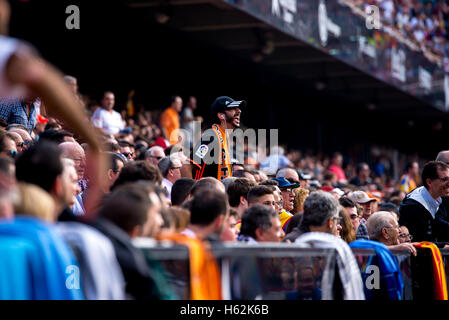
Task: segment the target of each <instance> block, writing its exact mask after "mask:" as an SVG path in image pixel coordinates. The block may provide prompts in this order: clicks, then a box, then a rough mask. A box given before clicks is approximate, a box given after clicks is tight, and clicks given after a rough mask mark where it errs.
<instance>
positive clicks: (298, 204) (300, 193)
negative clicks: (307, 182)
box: [291, 187, 310, 215]
mask: <svg viewBox="0 0 449 320" xmlns="http://www.w3.org/2000/svg"><path fill="white" fill-rule="evenodd" d="M293 191H294V192H295V203H294V206H293V210H292V212H291V213H292V214H293V215H296V214H298V213H302V212H303V211H304V201H306V198H307V196H308V195H309V192H310V191H309V190H307V189H304V188H302V187H299V188H296V189H293Z"/></svg>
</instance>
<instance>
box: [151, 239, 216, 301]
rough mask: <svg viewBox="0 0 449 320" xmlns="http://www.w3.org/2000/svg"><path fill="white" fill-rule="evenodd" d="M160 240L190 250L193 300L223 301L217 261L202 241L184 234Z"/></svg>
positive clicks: (191, 295)
mask: <svg viewBox="0 0 449 320" xmlns="http://www.w3.org/2000/svg"><path fill="white" fill-rule="evenodd" d="M158 240H171V241H174V242H176V243H178V244H182V245H185V246H187V247H188V248H189V259H190V264H189V265H190V299H191V300H222V292H221V276H220V271H219V268H218V265H217V261H216V260H215V258H214V256H213V255H212V252H211V251H210V250H209V249H208V248H207V247H206V245H205V244H204V243H203V242H202V241H200V240H198V239H193V238H189V237H187V236H184V235H182V234H171V235H165V236H163V237H160V238H158Z"/></svg>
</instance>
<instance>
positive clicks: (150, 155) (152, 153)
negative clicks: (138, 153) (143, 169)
mask: <svg viewBox="0 0 449 320" xmlns="http://www.w3.org/2000/svg"><path fill="white" fill-rule="evenodd" d="M156 150H160V151H162V153H164V148H162V147H159V146H154V147H151V148H150V149H148V150H147V151H146V152H145V159H148V158H150V157H152V156H153V155H154V151H156Z"/></svg>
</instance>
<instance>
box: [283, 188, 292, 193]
mask: <svg viewBox="0 0 449 320" xmlns="http://www.w3.org/2000/svg"><path fill="white" fill-rule="evenodd" d="M281 191H282V192H288V193H292V192H293V189H292V188H285V189H281Z"/></svg>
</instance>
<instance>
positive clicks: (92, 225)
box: [0, 76, 449, 299]
mask: <svg viewBox="0 0 449 320" xmlns="http://www.w3.org/2000/svg"><path fill="white" fill-rule="evenodd" d="M65 81H66V83H67V84H68V85H69V86H68V88H70V90H71V93H72V94H73V97H74V99H75V100H77V101H78V102H79V106H82V105H83V104H82V102H81V101H82V99H81V98H80V95H79V93H78V86H77V83H76V78H74V77H71V76H66V77H65ZM187 101H188V103H187V105H186V106H184V108H183V100H182V98H181V97H180V96H173V97H172V98H170V103H169V105H168V107H167V108H166V109H165V110H163V112H162V113H161V114H160V116H159V121H154V120H156V119H155V118H154V116H153V117H152V116H151V115H150V114H149V113H146V112H136V111H135V110H134V107H133V104H132V100H130V101H129V103H128V106H127V108H126V109H125V110H124V112H122V113H119V112H117V111H116V110H115V96H114V93H112V92H110V91H107V92H105V93H104V94H103V96H102V99H101V100H100V105H99V106H98V107H97V108H95V109H94V110H92V112H91V113H89V112H87V111H86V112H85V113H84V114H85V120H87V121H88V120H89V119H90V122H91V123H92V124H93V126H94V127H95V128H96V131H95V137H96V139H98V141H100V150H101V151H100V153H99V154H97V155H95V153H94V152H92V151H93V150H91V149H92V145H91V144H90V143H89V142H86V140H85V139H83V138H82V137H78V136H77V135H76V134H74V133H73V132H71V129H70V127H69V126H68V125H67V124H66V123H65V122H64V121H61V120H59V119H58V118H55V117H52V116H51V113H50V112H48V111H46V110H45V109H46V108H45V106H44V104H43V103H42V102H40V100H39V99H35V100H31V101H15V102H14V103H11V102H6V101H4V102H2V103H1V104H0V118H1V121H2V129H1V130H0V177H1V180H0V181H1V182H2V184H1V185H2V189H1V193H0V199H1V201H0V203H1V206H0V217H1V218H2V220H3V222H4V223H3V226H4V227H5V229H8V227H7V226H8V223H6V222H8V221H15V222H14V223H12V224H11V225H10V226H9V227H10V228H12V229H14V230H15V228H23V229H24V230H25V229H26V228H25V225H26V226H27V228H31V229H32V228H37V227H36V225H35V224H37V225H38V226H39V228H43V225H46V224H52V225H55V228H54V234H52V235H51V236H52V237H53V238H58V241H61V243H63V242H65V243H66V244H69V246H70V247H71V248H72V249H73V250H74V252H75V255H73V254H68V252H70V249H69V247H67V245H65V246H64V245H63V244H61V243H59V249H58V250H63V249H62V248H64V250H66V251H65V254H66V255H68V256H70V257H71V259H75V260H78V261H79V262H80V266H81V275H82V277H83V279H86V280H85V281H84V282H83V297H85V298H87V299H123V298H132V299H154V298H157V299H165V298H167V299H169V298H171V297H172V296H171V295H170V293H167V292H164V290H162V289H160V288H163V287H164V286H163V285H160V284H159V285H157V284H156V282H157V281H156V280H157V279H154V275H153V273H152V272H153V271H151V268H150V267H149V266H148V265H147V263H146V262H145V259H144V258H143V257H142V253H141V252H139V250H137V249H136V248H135V247H134V246H133V244H132V239H134V238H152V239H158V240H163V239H170V240H175V241H178V242H180V243H183V244H186V241H190V240H187V239H195V240H197V241H199V242H211V243H216V242H236V241H238V242H242V243H260V242H282V243H285V245H288V243H293V242H295V241H297V240H298V239H299V241H300V239H301V236H304V235H306V234H308V233H310V232H312V233H316V232H321V233H326V234H332V235H333V238H332V239H331V240H332V241H331V242H333V241H337V240H336V239H341V240H342V241H344V242H345V243H347V244H350V243H353V242H354V241H355V240H357V239H370V240H374V241H378V242H380V243H383V244H385V246H386V247H387V248H389V249H403V250H407V251H409V252H410V253H411V254H414V255H416V249H415V247H414V245H413V244H412V243H411V240H412V239H416V240H417V241H424V240H426V241H432V242H435V243H436V244H437V245H439V246H440V247H444V246H445V245H446V243H445V241H448V239H447V238H448V236H446V235H449V233H448V232H447V230H446V228H448V227H447V225H449V218H448V213H447V212H448V211H447V210H448V209H447V208H446V207H447V204H446V202H445V199H446V198H445V197H446V196H448V195H449V181H448V180H449V167H448V165H447V164H446V162H449V161H447V160H449V158H446V157H447V152H441V153H440V154H439V155H438V159H437V160H439V161H430V162H428V163H426V164H425V166H424V168H423V170H420V165H419V163H418V161H411V162H410V163H409V164H407V165H406V167H405V169H406V170H405V172H404V174H403V176H402V177H401V178H400V181H394V180H393V179H392V178H391V176H388V175H387V173H388V172H391V170H390V169H391V168H390V166H391V163H390V162H389V161H388V159H387V158H384V157H380V156H379V157H378V159H377V161H375V162H374V163H375V165H374V166H372V167H370V165H368V164H367V163H364V162H361V163H358V164H356V165H353V166H351V165H347V166H346V167H343V156H342V154H340V153H338V152H336V153H334V154H333V155H332V156H330V157H323V158H321V159H317V158H316V157H313V156H311V155H307V154H306V155H302V154H301V152H300V151H297V150H296V151H291V152H289V153H287V155H284V151H283V148H282V147H279V146H275V147H272V149H271V150H270V151H271V152H270V154H269V155H268V156H266V157H265V158H263V157H260V156H259V155H258V154H257V153H255V152H254V151H253V146H248V145H246V146H245V152H244V154H245V157H244V158H245V161H244V162H243V163H238V162H236V161H232V162H231V161H227V160H226V155H227V151H225V150H224V149H225V148H228V147H227V146H226V143H227V141H226V140H227V139H226V138H225V139H224V141H223V140H221V144H220V146H221V148H220V149H222V148H223V151H222V154H223V155H224V157H223V163H222V165H220V164H219V161H218V163H217V164H215V163H206V161H205V156H206V153H209V152H208V151H207V147H206V148H205V147H204V146H209V148H210V144H209V145H205V144H204V143H206V142H205V140H204V137H201V145H200V147H198V145H199V144H197V143H195V142H194V141H191V142H192V146H193V145H195V148H194V149H192V152H191V153H192V154H189V153H187V154H185V152H184V150H183V149H182V148H181V147H180V145H179V144H176V143H178V142H180V141H182V138H179V136H178V135H177V132H178V131H177V130H178V129H180V128H181V127H182V128H189V124H192V121H202V120H203V119H202V118H201V117H197V116H195V115H194V110H195V109H196V99H195V97H189V98H188V100H187ZM86 110H87V109H86ZM245 111H246V102H245V101H243V100H241V101H235V100H233V99H232V98H230V97H219V98H217V99H216V100H215V101H214V102H213V103H212V106H211V114H212V117H213V118H214V117H216V118H215V119H212V120H213V121H212V122H213V123H215V124H214V126H216V127H217V128H221V127H223V128H226V129H233V128H234V129H235V128H237V127H239V126H240V114H241V112H245ZM203 122H204V121H203ZM217 122H219V123H220V125H217V124H216V123H217ZM188 132H190V131H188ZM203 132H204V131H203ZM215 132H216V133H217V134H218V135H217V138H218V137H220V131H215ZM203 135H204V134H203ZM223 136H226V133H224V132H223ZM179 139H181V140H179ZM189 139H190V138H189ZM192 140H195V139H192ZM219 140H220V139H215V140H213V139H212V140H211V141H212V143H217V141H219ZM211 141H210V142H211ZM172 143H173V144H172ZM229 148H231V147H229ZM195 151H196V152H195ZM194 152H195V154H196V155H197V156H199V162H195V161H194V160H193V159H194V156H193V153H194ZM216 157H217V158H216V159H218V155H216ZM101 158H102V159H103V160H104V170H101ZM273 164H274V166H273ZM420 171H422V173H421V174H420ZM420 184H424V187H419V185H420ZM426 211H428V212H426ZM29 216H32V217H34V219H37V220H33V219H32V221H33V222H32V223H31V222H30V218H29ZM432 216H433V217H434V219H431V218H430V217H432ZM27 217H28V218H27ZM437 221H440V224H438V223H437ZM0 227H1V226H0ZM427 227H428V228H430V229H429V230H430V232H429V230H428V229H426V228H427ZM423 228H424V229H423ZM8 232H11V231H8ZM15 232H18V231H17V230H16V231H15ZM1 234H2V232H1V230H0V235H1ZM49 241H55V240H54V239H53V240H49ZM339 241H340V240H339ZM0 243H2V242H1V241H0ZM336 243H339V242H336ZM7 249H9V250H10V249H11V248H6V249H5V248H4V250H7ZM205 250H206V249H205ZM100 253H101V254H100ZM15 254H16V255H17V253H15ZM58 254H61V252H59V253H58V252H55V255H58ZM102 268H104V269H102ZM106 269H107V270H108V271H107V272H106V273H105V270H106ZM99 274H102V276H99ZM98 278H100V279H98ZM106 278H108V279H115V282H114V284H110V281H106ZM158 281H159V282H161V281H162V282H163V279H162V280H161V279H159V280H158ZM5 283H10V284H11V282H5ZM64 283H65V282H64ZM125 284H126V285H125ZM155 288H159V289H158V290H156V289H155ZM21 294H25V293H21ZM74 297H78V298H79V295H78V296H76V295H75V296H74ZM355 297H356V296H355ZM353 298H354V296H353Z"/></svg>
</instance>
